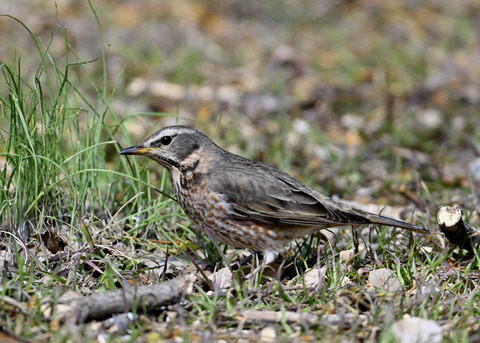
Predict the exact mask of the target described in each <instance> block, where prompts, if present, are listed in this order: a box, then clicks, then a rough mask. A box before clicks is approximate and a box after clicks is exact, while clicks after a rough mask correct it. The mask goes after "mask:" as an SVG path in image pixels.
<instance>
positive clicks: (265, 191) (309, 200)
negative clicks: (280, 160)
mask: <svg viewBox="0 0 480 343" xmlns="http://www.w3.org/2000/svg"><path fill="white" fill-rule="evenodd" d="M247 162H249V163H250V165H248V166H247V168H228V169H222V170H214V171H212V172H211V173H212V174H214V175H210V176H209V177H208V178H207V179H208V187H209V188H210V189H211V190H213V191H214V192H218V193H220V194H223V195H224V196H225V197H226V200H227V202H229V203H230V204H231V211H232V212H231V215H233V216H235V217H237V218H238V219H245V220H247V219H248V220H255V221H259V222H266V223H274V224H279V225H300V226H310V227H317V226H318V227H319V228H325V227H331V226H336V225H342V224H343V225H348V224H352V225H354V224H369V223H371V221H370V220H369V219H367V218H366V217H364V216H362V213H363V212H362V211H356V210H353V211H352V209H351V207H350V206H348V205H344V204H339V203H337V202H334V201H333V200H331V199H330V198H328V197H325V196H324V195H322V194H321V193H318V192H316V191H314V190H312V189H310V188H308V187H307V186H305V185H303V184H302V183H300V182H299V181H297V180H295V179H293V178H292V177H291V176H289V175H288V174H285V173H283V172H281V171H280V170H277V169H275V168H273V167H270V166H268V165H264V164H261V163H251V162H252V161H250V160H247ZM356 212H358V213H356Z"/></svg>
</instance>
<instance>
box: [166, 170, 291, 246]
mask: <svg viewBox="0 0 480 343" xmlns="http://www.w3.org/2000/svg"><path fill="white" fill-rule="evenodd" d="M188 179H189V180H188ZM177 180H178V181H179V182H174V185H175V192H176V195H177V199H178V201H179V203H180V205H181V206H182V208H183V210H184V212H185V214H186V215H187V216H188V218H189V219H190V221H191V222H192V224H193V225H194V229H197V230H200V231H202V232H203V233H204V234H206V235H207V236H208V237H209V238H210V239H215V240H216V241H218V242H221V243H224V244H227V245H230V246H233V247H237V248H252V249H257V250H262V251H267V250H279V249H281V247H282V245H283V244H284V243H286V242H288V241H289V239H288V238H286V237H282V236H284V235H282V234H279V233H278V232H276V230H273V229H272V228H267V227H265V226H264V225H259V224H257V223H255V222H253V221H250V220H239V219H237V218H234V217H233V216H232V215H231V205H230V204H228V203H227V202H226V200H225V198H224V196H223V195H222V194H218V193H213V192H211V191H210V190H209V189H208V187H207V182H206V180H205V179H204V178H201V177H193V176H192V177H190V178H188V177H187V176H183V177H182V178H178V179H177ZM194 180H195V182H193V181H194Z"/></svg>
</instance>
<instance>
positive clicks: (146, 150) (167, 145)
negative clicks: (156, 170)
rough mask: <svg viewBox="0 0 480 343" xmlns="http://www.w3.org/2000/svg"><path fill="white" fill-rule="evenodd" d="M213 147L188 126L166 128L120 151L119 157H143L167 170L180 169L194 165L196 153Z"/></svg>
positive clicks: (200, 134) (206, 138) (210, 142)
mask: <svg viewBox="0 0 480 343" xmlns="http://www.w3.org/2000/svg"><path fill="white" fill-rule="evenodd" d="M210 145H215V144H214V143H213V142H212V141H211V140H210V139H209V138H208V137H207V136H205V135H204V134H203V133H201V132H199V131H197V130H195V129H192V128H190V127H188V126H180V125H176V126H167V127H165V128H163V129H161V130H159V131H157V132H155V133H154V134H153V135H151V136H150V137H148V138H147V139H145V140H144V141H143V142H142V143H140V144H139V145H136V146H132V147H130V148H127V149H124V150H122V151H120V155H143V156H146V157H149V158H151V159H152V160H154V161H156V162H158V163H160V164H161V165H162V166H164V167H165V168H167V169H168V170H170V171H171V170H173V169H174V168H176V169H182V168H185V167H188V166H189V165H193V164H194V163H196V158H195V156H196V153H198V152H200V151H201V150H203V149H204V148H205V147H206V146H210Z"/></svg>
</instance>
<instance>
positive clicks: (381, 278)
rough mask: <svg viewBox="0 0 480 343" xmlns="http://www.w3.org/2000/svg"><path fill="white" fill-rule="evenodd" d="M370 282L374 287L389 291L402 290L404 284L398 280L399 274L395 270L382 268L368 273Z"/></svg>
mask: <svg viewBox="0 0 480 343" xmlns="http://www.w3.org/2000/svg"><path fill="white" fill-rule="evenodd" d="M368 282H369V283H370V285H371V286H372V287H377V288H381V289H383V290H384V291H387V292H397V291H400V290H402V285H401V284H400V281H398V278H397V274H395V272H394V271H393V270H390V269H386V268H381V269H376V270H372V271H371V272H370V274H368Z"/></svg>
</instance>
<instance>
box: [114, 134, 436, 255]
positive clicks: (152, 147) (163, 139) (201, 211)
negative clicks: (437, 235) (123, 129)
mask: <svg viewBox="0 0 480 343" xmlns="http://www.w3.org/2000/svg"><path fill="white" fill-rule="evenodd" d="M120 155H142V156H146V157H148V158H150V159H152V160H154V161H155V162H157V163H159V164H160V165H161V166H163V167H164V168H166V169H167V170H168V171H169V172H170V174H171V178H172V181H173V186H174V189H175V194H176V198H177V200H178V202H179V203H180V205H181V207H182V208H183V211H184V212H185V214H186V215H187V217H188V218H189V220H190V222H191V224H192V225H193V228H194V230H195V231H196V232H198V231H199V232H203V233H204V234H206V235H207V236H208V237H209V238H210V239H212V240H214V241H216V242H221V243H224V244H226V245H228V246H232V247H235V248H249V249H253V250H255V251H260V252H263V255H264V260H263V263H264V264H270V263H271V262H273V261H275V260H276V258H277V257H278V255H279V254H280V253H281V252H282V250H283V246H284V245H285V244H286V243H288V242H290V241H292V240H294V239H296V238H299V237H303V236H307V235H310V234H313V233H315V232H317V231H319V230H322V229H326V228H332V227H340V226H358V225H369V224H377V225H386V226H393V227H398V228H402V229H407V230H411V231H416V232H421V233H428V231H427V230H426V229H424V228H423V227H420V226H417V225H413V224H410V223H407V222H404V221H401V220H398V219H393V218H390V217H386V216H382V215H380V214H374V213H370V212H367V211H363V210H361V209H358V208H354V207H352V206H350V205H348V204H346V203H343V202H341V201H337V200H333V199H331V198H329V197H327V196H325V195H323V194H322V193H320V192H317V191H315V190H314V189H312V188H310V187H308V186H306V185H305V184H303V183H301V182H300V181H298V180H296V179H295V178H293V177H292V176H290V175H288V174H287V173H285V172H283V171H281V170H279V169H277V168H274V167H272V166H270V165H268V164H265V163H262V162H258V161H255V160H252V159H248V158H245V157H242V156H239V155H236V154H233V153H231V152H229V151H227V150H224V149H223V148H221V147H220V146H218V145H217V144H215V143H214V142H213V141H212V140H211V139H210V138H208V137H207V136H206V135H205V134H203V133H202V132H200V131H198V130H196V129H194V128H191V127H188V126H183V125H174V126H167V127H165V128H163V129H160V130H158V131H157V132H155V133H154V134H152V135H151V136H149V137H148V138H146V139H145V140H144V141H143V142H142V143H140V144H138V145H135V146H132V147H129V148H126V149H124V150H122V151H120Z"/></svg>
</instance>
